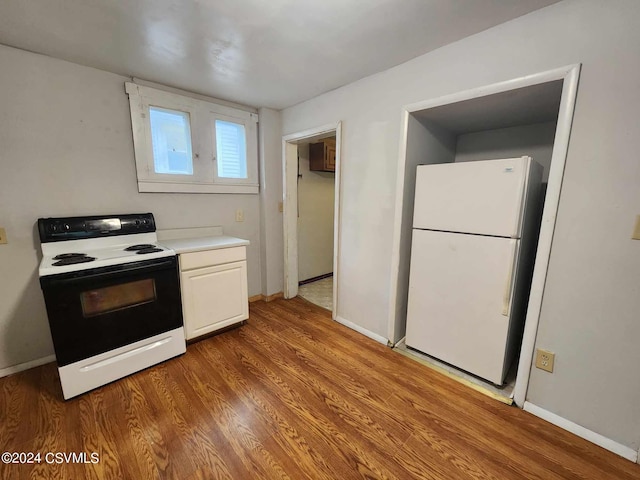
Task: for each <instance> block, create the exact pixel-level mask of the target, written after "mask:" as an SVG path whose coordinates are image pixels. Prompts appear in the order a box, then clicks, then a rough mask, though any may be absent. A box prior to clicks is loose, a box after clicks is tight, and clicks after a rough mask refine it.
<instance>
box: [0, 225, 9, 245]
mask: <svg viewBox="0 0 640 480" xmlns="http://www.w3.org/2000/svg"><path fill="white" fill-rule="evenodd" d="M5 243H8V241H7V232H6V231H5V230H4V228H0V244H5Z"/></svg>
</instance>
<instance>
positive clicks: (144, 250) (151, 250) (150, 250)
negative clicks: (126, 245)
mask: <svg viewBox="0 0 640 480" xmlns="http://www.w3.org/2000/svg"><path fill="white" fill-rule="evenodd" d="M161 251H162V249H161V248H157V247H154V246H153V245H149V247H147V248H142V249H140V250H138V251H137V252H136V253H137V254H138V255H144V254H145V253H154V252H161Z"/></svg>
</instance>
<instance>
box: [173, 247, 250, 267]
mask: <svg viewBox="0 0 640 480" xmlns="http://www.w3.org/2000/svg"><path fill="white" fill-rule="evenodd" d="M246 258H247V249H246V247H231V248H219V249H217V250H204V251H202V252H191V253H181V254H180V270H181V271H186V270H192V269H194V268H202V267H209V266H211V265H221V264H224V263H231V262H239V261H242V260H246Z"/></svg>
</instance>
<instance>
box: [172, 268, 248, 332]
mask: <svg viewBox="0 0 640 480" xmlns="http://www.w3.org/2000/svg"><path fill="white" fill-rule="evenodd" d="M181 280H182V308H183V311H184V326H185V331H186V337H187V340H188V339H191V338H195V337H199V336H200V335H204V334H206V333H210V332H213V331H215V330H218V329H220V328H224V327H226V326H229V325H233V324H234V323H238V322H241V321H242V320H246V319H247V318H249V300H248V295H247V262H246V261H241V262H233V263H227V264H224V265H216V266H212V267H206V268H198V269H195V270H189V271H186V272H182V274H181Z"/></svg>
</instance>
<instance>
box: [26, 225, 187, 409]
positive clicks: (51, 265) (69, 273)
mask: <svg viewBox="0 0 640 480" xmlns="http://www.w3.org/2000/svg"><path fill="white" fill-rule="evenodd" d="M38 230H39V233H40V241H41V247H42V255H43V257H42V261H41V262H40V268H39V276H40V285H41V287H42V291H43V294H44V298H45V303H46V306H47V316H48V319H49V326H50V329H51V336H52V339H53V344H54V349H55V353H56V360H57V363H58V371H59V373H60V381H61V384H62V390H63V395H64V398H65V399H68V398H71V397H74V396H76V395H79V394H81V393H84V392H86V391H88V390H91V389H93V388H96V387H99V386H101V385H104V384H106V383H109V382H111V381H113V380H117V379H119V378H122V377H124V376H126V375H129V374H131V373H134V372H137V371H139V370H142V369H144V368H147V367H149V366H152V365H155V364H157V363H159V362H162V361H164V360H167V359H169V358H172V357H175V356H176V355H180V354H181V353H184V352H185V351H186V344H185V339H184V330H183V321H182V304H181V298H180V285H179V280H178V264H177V256H176V253H175V252H174V251H173V250H171V249H169V248H166V247H163V246H162V245H159V244H158V239H157V236H156V228H155V220H154V218H153V215H152V214H151V213H144V214H126V215H105V216H87V217H65V218H41V219H39V220H38Z"/></svg>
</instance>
